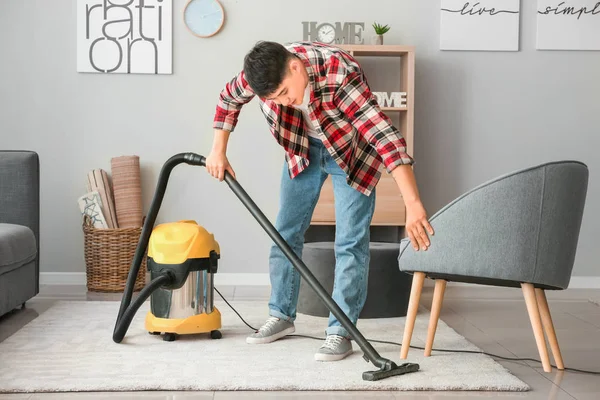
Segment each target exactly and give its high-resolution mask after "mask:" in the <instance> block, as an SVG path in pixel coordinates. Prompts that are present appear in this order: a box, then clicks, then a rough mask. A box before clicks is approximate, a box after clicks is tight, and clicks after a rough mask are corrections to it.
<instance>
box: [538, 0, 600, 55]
mask: <svg viewBox="0 0 600 400" xmlns="http://www.w3.org/2000/svg"><path fill="white" fill-rule="evenodd" d="M537 48H538V49H539V50H600V1H598V0H574V1H558V0H538V10H537Z"/></svg>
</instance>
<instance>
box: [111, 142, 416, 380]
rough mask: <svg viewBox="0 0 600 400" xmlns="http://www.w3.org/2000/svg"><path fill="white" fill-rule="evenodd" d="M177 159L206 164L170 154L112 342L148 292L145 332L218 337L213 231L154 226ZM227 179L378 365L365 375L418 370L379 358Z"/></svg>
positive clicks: (190, 224)
mask: <svg viewBox="0 0 600 400" xmlns="http://www.w3.org/2000/svg"><path fill="white" fill-rule="evenodd" d="M181 163H186V164H189V165H197V166H205V165H206V160H205V158H204V157H203V156H201V155H198V154H195V153H179V154H176V155H174V156H173V157H171V158H169V160H167V162H166V163H165V164H164V165H163V167H162V169H161V172H160V175H159V177H158V183H157V187H156V191H155V193H154V198H153V199H152V204H151V205H150V210H149V212H148V216H147V217H146V220H145V222H144V226H143V227H142V233H141V235H140V239H139V241H138V246H137V248H136V251H135V254H134V257H133V260H132V262H131V268H130V270H129V275H128V277H127V282H126V285H125V290H124V293H123V298H122V300H121V307H120V309H119V315H118V316H117V321H116V323H115V329H114V331H113V341H114V342H116V343H120V342H121V341H122V340H123V338H124V337H125V333H126V332H127V329H128V328H129V325H130V324H131V320H132V319H133V316H134V315H135V313H136V312H137V310H138V309H139V308H140V306H141V305H142V304H143V303H144V302H145V301H146V300H147V299H148V297H151V298H150V306H151V307H150V308H151V309H150V312H149V313H148V314H147V316H146V329H147V330H148V332H150V333H152V334H160V333H164V334H165V335H164V337H163V339H165V340H167V341H172V340H174V339H175V338H176V336H177V335H179V334H192V333H205V332H206V333H207V332H210V334H211V337H212V338H213V339H219V338H221V333H220V331H219V329H220V328H221V314H220V312H219V310H217V309H216V307H214V305H213V292H214V285H213V275H214V274H215V273H216V272H217V264H218V263H217V261H218V259H219V257H220V248H219V244H218V243H217V242H216V241H215V239H214V237H213V235H212V234H210V233H209V232H207V231H206V230H205V229H204V228H202V227H201V226H199V225H198V224H197V223H196V222H195V221H179V222H173V223H166V224H161V225H158V226H156V228H154V224H155V222H156V216H157V214H158V210H159V208H160V205H161V203H162V200H163V197H164V194H165V190H166V186H167V181H168V179H169V175H170V174H171V171H172V170H173V168H174V167H175V166H176V165H178V164H181ZM225 182H226V183H227V184H228V185H229V187H230V188H231V190H233V192H234V193H235V194H236V195H237V196H238V198H239V199H240V200H241V201H242V203H243V204H244V206H246V208H247V209H248V211H250V213H251V214H252V215H253V216H254V218H256V220H257V221H258V223H259V224H260V225H261V226H262V227H263V229H264V230H265V231H266V232H267V234H268V235H269V236H270V237H271V239H273V241H274V242H275V243H276V244H277V245H278V246H279V247H280V248H281V250H282V251H283V253H284V254H285V255H286V257H287V258H288V259H289V260H290V262H291V263H292V265H293V266H294V267H295V268H296V269H297V270H298V272H299V273H300V275H301V277H302V278H303V279H304V280H305V281H306V283H307V284H308V285H309V286H310V287H311V288H312V289H313V290H314V291H315V292H316V293H317V295H318V296H319V298H320V299H321V300H322V301H323V302H324V303H325V305H326V306H327V308H328V309H329V310H330V311H331V312H332V314H333V315H335V316H336V318H337V319H338V321H340V323H341V324H342V326H343V327H344V328H346V330H347V331H348V332H349V333H350V335H351V336H352V339H353V340H354V341H355V342H356V343H357V344H358V345H359V346H360V348H361V349H362V350H363V352H364V355H363V358H364V359H365V361H367V362H369V361H370V362H372V363H373V364H374V365H375V366H377V367H378V368H379V370H377V371H367V372H364V373H363V375H362V377H363V379H364V380H369V381H375V380H379V379H383V378H387V377H390V376H395V375H402V374H406V373H410V372H415V371H418V370H419V364H415V363H404V364H401V365H396V364H395V363H394V362H393V361H391V360H388V359H386V358H383V357H381V355H379V353H377V351H376V350H375V349H374V348H373V346H371V343H369V342H368V341H367V340H366V339H365V337H364V336H363V335H362V333H360V331H359V330H358V329H357V328H356V326H355V325H354V324H353V323H352V322H351V321H350V319H349V318H348V316H347V315H346V314H345V313H344V312H343V311H342V309H341V308H340V307H339V306H338V305H337V303H336V302H335V301H334V300H333V298H332V297H331V296H330V295H329V294H328V293H327V291H326V290H325V288H323V286H322V285H321V284H320V283H319V281H318V280H317V279H316V278H315V276H314V275H313V274H312V272H310V270H309V269H308V267H307V266H306V265H305V264H304V262H303V261H302V259H301V258H300V257H298V256H297V255H296V253H295V252H294V251H293V250H292V248H291V247H290V246H289V244H288V243H287V242H286V241H285V240H284V239H283V237H282V236H281V235H280V234H279V232H278V231H277V230H276V229H275V227H274V226H273V225H272V224H271V223H270V222H269V220H268V219H267V217H266V216H265V215H264V214H263V213H262V211H261V210H260V209H259V208H258V207H257V206H256V204H255V203H254V202H253V201H252V199H251V198H250V196H248V194H247V193H246V192H245V191H244V189H243V188H242V187H241V186H240V184H239V183H238V182H237V181H236V180H235V179H234V178H233V177H232V176H231V175H230V174H229V173H228V172H225ZM146 250H148V269H149V270H150V274H151V280H150V283H148V285H146V286H145V287H144V288H143V289H142V290H141V291H140V293H139V295H138V296H137V297H136V299H135V300H133V302H132V301H131V297H132V293H133V288H134V285H135V280H136V277H137V275H138V272H139V269H140V265H141V261H142V258H143V256H144V254H145V253H146Z"/></svg>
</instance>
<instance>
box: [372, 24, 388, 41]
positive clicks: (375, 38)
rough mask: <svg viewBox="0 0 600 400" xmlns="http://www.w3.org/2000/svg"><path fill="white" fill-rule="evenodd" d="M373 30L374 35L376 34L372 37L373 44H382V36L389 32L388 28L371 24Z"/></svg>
mask: <svg viewBox="0 0 600 400" xmlns="http://www.w3.org/2000/svg"><path fill="white" fill-rule="evenodd" d="M373 29H375V33H376V34H377V36H373V44H383V35H384V34H385V33H386V32H387V31H389V30H390V27H389V26H387V25H381V24H378V23H377V22H375V23H373Z"/></svg>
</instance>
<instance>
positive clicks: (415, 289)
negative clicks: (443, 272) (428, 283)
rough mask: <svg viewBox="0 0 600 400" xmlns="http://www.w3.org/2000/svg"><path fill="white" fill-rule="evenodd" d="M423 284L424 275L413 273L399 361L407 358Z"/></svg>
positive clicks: (422, 273)
mask: <svg viewBox="0 0 600 400" xmlns="http://www.w3.org/2000/svg"><path fill="white" fill-rule="evenodd" d="M424 282H425V273H424V272H415V273H414V275H413V280H412V287H411V288H410V299H409V301H408V310H407V313H406V325H404V337H403V338H402V347H401V349H400V358H401V359H405V358H406V357H408V350H409V348H410V339H411V338H412V333H413V330H414V328H415V321H416V320H417V312H418V311H419V301H420V300H421V292H422V290H423V283H424Z"/></svg>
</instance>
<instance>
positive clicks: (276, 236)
mask: <svg viewBox="0 0 600 400" xmlns="http://www.w3.org/2000/svg"><path fill="white" fill-rule="evenodd" d="M184 159H185V161H186V162H187V163H188V164H192V165H200V166H206V159H205V158H204V157H203V156H201V155H198V154H194V153H186V154H185V156H184ZM225 182H226V183H227V184H228V185H229V187H230V188H231V190H232V191H233V192H234V193H235V194H236V196H237V197H238V198H239V199H240V200H241V201H242V203H243V204H244V206H246V208H247V209H248V211H250V213H251V214H252V216H254V218H255V219H256V220H257V221H258V223H259V224H260V225H261V226H262V227H263V229H264V230H265V231H266V232H267V234H268V235H269V236H270V237H271V239H273V241H274V242H275V243H276V244H277V245H278V246H279V247H280V248H281V250H282V251H283V252H284V254H285V255H286V256H287V258H288V259H289V260H290V262H291V263H292V264H293V265H294V267H295V268H296V269H297V270H298V272H300V275H301V276H302V278H304V279H305V280H306V282H307V283H308V284H309V286H310V287H311V288H312V289H313V290H314V291H315V292H316V293H317V295H318V296H319V297H320V298H321V300H322V301H323V302H324V303H325V305H326V306H327V308H328V309H329V310H330V311H331V312H332V313H333V315H335V317H336V318H337V319H338V321H340V323H341V324H342V326H343V327H344V328H346V330H348V332H349V333H350V335H351V336H352V339H354V341H356V343H358V345H359V346H360V348H361V349H362V350H363V352H364V353H365V356H363V357H364V358H365V359H366V360H367V361H371V362H372V363H373V364H374V365H375V366H377V367H379V368H380V370H379V371H367V372H364V373H363V379H364V380H369V381H373V380H379V379H383V378H387V377H389V376H394V375H402V374H406V373H409V372H416V371H418V370H419V365H418V364H414V363H404V364H402V365H399V366H398V365H396V364H395V363H394V362H393V361H391V360H388V359H386V358H383V357H381V355H380V354H379V353H378V352H377V351H376V350H375V349H374V348H373V346H372V345H371V343H369V342H368V341H367V339H365V337H364V336H363V335H362V333H360V331H359V330H358V329H357V328H356V326H355V325H354V324H353V323H352V321H350V319H349V318H348V316H347V315H346V314H345V313H344V312H343V310H342V309H341V308H340V307H339V306H338V305H337V303H336V302H335V301H334V300H333V298H331V296H329V294H328V293H327V292H326V291H325V288H323V286H322V285H321V284H320V282H319V281H318V280H317V279H316V278H315V276H314V275H313V274H312V273H311V272H310V270H309V269H308V267H307V266H306V265H305V264H304V262H303V261H302V259H301V258H300V257H298V255H297V254H296V253H295V252H294V251H293V250H292V248H291V247H290V246H289V244H288V243H287V242H286V241H285V239H284V238H283V237H282V236H281V234H280V233H279V232H278V231H277V229H275V227H274V226H273V224H271V222H270V221H269V219H268V218H267V217H266V216H265V215H264V213H263V212H262V211H261V210H260V209H259V208H258V206H257V205H256V204H255V203H254V201H253V200H252V199H251V198H250V196H249V195H248V193H246V191H245V190H244V189H243V188H242V186H241V185H240V184H239V183H238V182H237V181H236V180H235V179H234V178H233V177H232V176H231V174H230V173H229V172H227V171H225Z"/></svg>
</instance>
